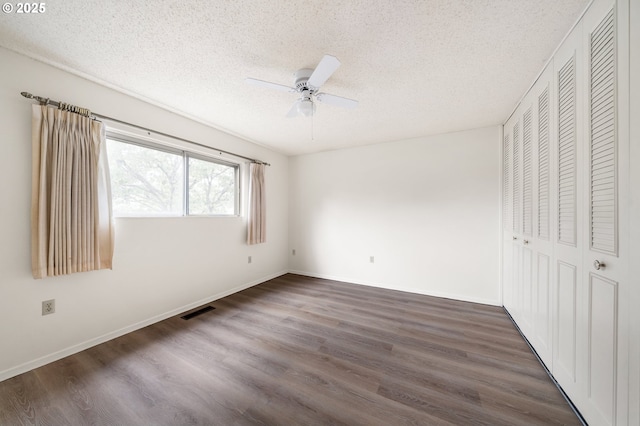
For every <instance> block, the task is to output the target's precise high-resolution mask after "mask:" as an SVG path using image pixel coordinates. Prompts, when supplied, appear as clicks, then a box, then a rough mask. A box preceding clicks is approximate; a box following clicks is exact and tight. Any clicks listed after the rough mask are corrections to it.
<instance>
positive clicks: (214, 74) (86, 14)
mask: <svg viewBox="0 0 640 426" xmlns="http://www.w3.org/2000/svg"><path fill="white" fill-rule="evenodd" d="M587 3H588V1H587V0H467V1H461V0H458V1H457V0H404V1H403V0H387V1H383V0H323V1H312V0H299V1H291V0H266V1H263V0H230V1H223V0H219V1H206V0H200V1H172V0H156V1H131V0H129V1H118V0H111V1H103V0H99V1H98V0H64V1H48V2H46V7H47V9H46V12H45V13H43V14H40V15H18V14H15V13H12V14H4V13H3V14H1V15H0V45H2V46H4V47H7V48H9V49H12V50H15V51H17V52H20V53H23V54H25V55H27V56H30V57H33V58H36V59H39V60H42V61H45V62H47V63H50V64H53V65H57V66H60V67H62V68H64V69H67V70H69V69H70V70H75V71H77V72H78V73H79V74H81V75H84V76H89V77H90V78H92V79H94V80H95V81H98V82H104V83H107V84H108V85H109V86H111V87H119V88H121V89H123V90H124V91H126V92H127V93H132V94H135V95H138V96H140V97H142V98H146V99H149V100H151V101H153V102H155V103H157V104H161V105H165V106H167V107H170V108H171V109H173V110H177V111H179V112H182V113H184V114H186V115H188V116H191V117H195V118H197V119H199V120H201V121H203V122H205V123H208V124H210V125H212V126H213V127H216V128H219V129H222V130H225V131H228V132H230V133H232V134H235V135H238V136H240V137H243V138H245V139H248V140H251V141H254V142H257V143H260V144H262V145H266V146H270V147H272V148H274V149H276V150H278V151H280V152H283V153H285V154H301V153H309V152H316V151H323V150H328V149H337V148H344V147H349V146H356V145H364V144H370V143H377V142H385V141H392V140H401V139H406V138H413V137H419V136H425V135H433V134H438V133H445V132H451V131H458V130H465V129H470V128H476V127H484V126H491V125H497V124H500V123H501V122H503V121H504V120H505V119H506V118H507V116H508V115H509V113H510V112H511V110H512V109H513V108H514V107H515V105H516V103H517V101H518V100H519V98H520V96H521V95H522V94H524V92H525V90H526V89H527V88H528V87H529V85H530V84H531V83H532V82H533V80H534V78H535V77H536V76H537V74H538V72H540V71H541V69H542V66H543V65H544V64H545V63H546V61H547V60H548V59H549V57H550V56H551V54H552V53H553V50H554V49H555V47H556V46H557V45H558V44H559V43H560V41H561V40H562V38H563V37H564V35H565V34H566V33H567V32H568V30H569V29H570V27H571V25H572V24H573V23H574V22H575V21H576V20H577V18H578V17H579V15H580V13H581V12H582V10H583V9H584V8H585V7H586V5H587ZM324 54H331V55H334V56H336V57H338V58H339V59H340V61H341V62H342V66H341V67H340V68H339V69H338V70H337V71H336V72H335V73H334V74H333V76H332V77H331V78H330V79H329V80H328V81H327V83H326V84H325V85H324V86H323V87H322V91H324V92H327V93H331V94H335V95H339V96H344V97H347V98H353V99H357V100H358V101H359V102H360V105H359V107H358V108H357V109H354V110H345V109H341V108H337V107H333V106H330V105H325V104H318V105H317V111H316V114H315V116H314V117H313V119H309V118H303V117H299V118H294V119H289V118H285V114H286V113H287V112H288V111H289V108H290V107H291V105H292V104H293V102H294V101H295V100H296V98H297V97H296V95H295V94H291V93H284V92H278V91H272V90H269V89H265V88H260V87H254V86H251V85H248V84H246V83H245V82H244V79H245V77H254V78H258V79H262V80H268V81H272V82H276V83H280V84H285V85H291V84H293V73H294V72H295V71H296V70H297V69H299V68H304V67H307V68H314V67H315V65H316V64H317V63H318V61H319V60H320V59H321V58H322V56H323V55H324ZM25 90H28V88H25ZM38 95H42V96H47V94H46V93H38ZM86 106H87V107H89V108H90V107H91V105H86ZM97 112H100V111H97ZM117 118H120V119H123V120H127V119H129V120H130V119H131V118H130V117H117Z"/></svg>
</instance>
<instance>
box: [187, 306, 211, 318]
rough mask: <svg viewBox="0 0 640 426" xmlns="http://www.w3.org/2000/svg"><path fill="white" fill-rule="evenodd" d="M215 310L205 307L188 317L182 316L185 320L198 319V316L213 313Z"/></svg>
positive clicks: (189, 314)
mask: <svg viewBox="0 0 640 426" xmlns="http://www.w3.org/2000/svg"><path fill="white" fill-rule="evenodd" d="M214 309H215V308H214V307H213V306H205V307H204V308H200V309H198V310H197V311H193V312H189V313H188V314H187V315H184V316H181V317H180V318H182V319H183V320H190V319H191V318H194V317H197V316H198V315H202V314H205V313H207V312H209V311H213V310H214Z"/></svg>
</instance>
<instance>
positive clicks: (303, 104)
mask: <svg viewBox="0 0 640 426" xmlns="http://www.w3.org/2000/svg"><path fill="white" fill-rule="evenodd" d="M315 110H316V106H315V104H314V103H313V102H312V101H310V100H308V99H303V100H301V101H300V102H298V113H300V114H301V115H303V116H305V117H311V116H312V115H313V113H314V112H315Z"/></svg>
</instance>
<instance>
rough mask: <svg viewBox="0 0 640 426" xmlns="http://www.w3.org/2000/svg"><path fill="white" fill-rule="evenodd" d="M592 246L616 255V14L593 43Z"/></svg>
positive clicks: (595, 33) (593, 37)
mask: <svg viewBox="0 0 640 426" xmlns="http://www.w3.org/2000/svg"><path fill="white" fill-rule="evenodd" d="M589 53H590V69H589V85H590V102H589V122H590V149H589V157H590V161H589V184H590V209H589V210H590V215H589V216H590V229H589V231H590V232H589V234H590V245H591V248H592V249H593V250H597V251H601V252H605V253H610V254H613V255H615V254H617V249H618V247H617V246H618V241H617V240H618V236H617V221H616V220H617V179H616V177H617V176H616V172H617V169H616V167H617V164H616V157H617V155H616V131H615V125H616V111H615V83H614V79H615V38H614V15H613V11H611V12H609V14H608V15H607V17H606V18H605V19H604V20H603V21H602V22H601V23H600V25H598V27H597V28H596V29H595V30H594V31H593V33H592V34H591V40H590V52H589Z"/></svg>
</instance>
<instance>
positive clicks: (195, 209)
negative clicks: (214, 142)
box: [188, 157, 237, 215]
mask: <svg viewBox="0 0 640 426" xmlns="http://www.w3.org/2000/svg"><path fill="white" fill-rule="evenodd" d="M188 170H189V210H188V212H189V214H190V215H233V214H235V210H236V187H237V185H236V180H237V178H236V167H233V166H229V165H226V164H220V163H215V162H212V161H210V160H205V159H200V158H194V157H189V168H188Z"/></svg>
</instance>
